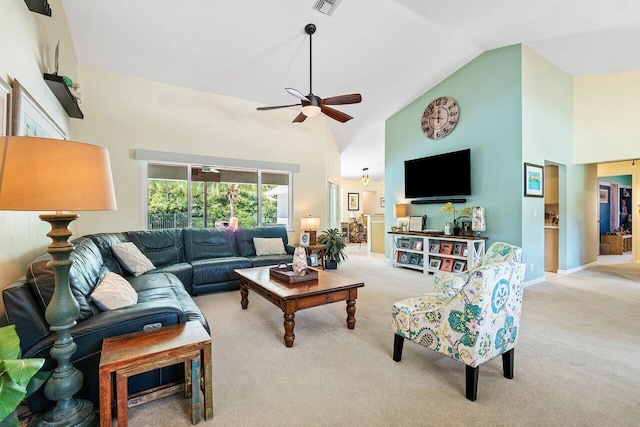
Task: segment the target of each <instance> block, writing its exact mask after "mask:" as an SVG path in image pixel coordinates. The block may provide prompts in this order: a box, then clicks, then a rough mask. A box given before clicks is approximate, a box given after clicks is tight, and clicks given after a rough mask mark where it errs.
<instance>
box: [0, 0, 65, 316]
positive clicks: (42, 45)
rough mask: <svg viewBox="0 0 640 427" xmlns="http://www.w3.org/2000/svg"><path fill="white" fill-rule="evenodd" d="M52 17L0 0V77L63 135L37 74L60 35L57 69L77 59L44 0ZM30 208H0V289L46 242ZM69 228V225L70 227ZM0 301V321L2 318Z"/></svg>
mask: <svg viewBox="0 0 640 427" xmlns="http://www.w3.org/2000/svg"><path fill="white" fill-rule="evenodd" d="M49 4H50V6H51V8H52V10H53V13H52V17H47V16H44V15H40V14H37V13H32V12H30V11H29V10H28V9H27V6H26V5H25V3H24V1H17V0H16V1H8V0H3V1H2V2H0V31H1V32H2V36H1V37H0V76H1V77H2V78H3V79H4V80H5V81H6V82H7V83H9V84H10V85H11V84H12V82H13V79H17V80H18V81H19V82H20V83H21V84H22V86H24V87H25V89H26V90H27V91H28V92H29V93H30V94H31V95H32V96H33V97H34V98H35V99H36V101H37V102H38V103H39V104H40V106H41V107H42V108H43V109H44V110H45V111H46V112H47V113H48V114H49V115H50V116H51V117H52V118H53V120H55V121H56V123H57V124H58V125H60V126H61V127H62V128H63V129H64V130H65V132H66V133H67V135H68V137H69V139H72V138H73V136H74V135H73V133H71V132H70V129H69V123H70V121H71V120H73V119H69V118H68V116H67V114H66V112H65V111H64V109H63V108H62V106H61V105H60V103H59V102H58V100H57V99H56V97H55V96H54V95H53V93H52V92H51V90H50V89H49V87H48V86H47V84H46V83H45V82H44V80H43V79H42V74H43V73H44V72H53V57H54V54H53V53H54V49H55V46H56V43H57V42H58V40H60V70H59V71H60V74H62V75H67V76H69V77H71V78H72V79H75V76H76V71H77V61H76V57H75V52H74V50H73V45H72V43H71V38H70V36H69V32H68V29H67V23H66V19H65V16H64V13H63V10H62V5H61V2H60V0H50V1H49ZM38 214H39V213H36V212H4V211H0V289H1V288H4V287H6V286H7V285H9V284H10V283H11V282H12V281H14V280H16V279H18V278H19V277H21V276H22V275H24V272H25V268H26V266H27V264H28V262H30V261H31V260H33V259H34V258H35V257H36V256H37V255H39V254H42V253H44V250H45V248H46V247H47V246H48V245H49V244H50V243H51V239H49V238H48V237H47V236H46V234H47V233H48V232H49V230H50V227H49V225H48V224H46V223H44V222H42V221H40V219H39V218H38ZM71 228H72V229H75V227H74V225H72V227H71ZM4 320H5V316H4V308H3V307H2V306H1V303H0V324H2V323H4Z"/></svg>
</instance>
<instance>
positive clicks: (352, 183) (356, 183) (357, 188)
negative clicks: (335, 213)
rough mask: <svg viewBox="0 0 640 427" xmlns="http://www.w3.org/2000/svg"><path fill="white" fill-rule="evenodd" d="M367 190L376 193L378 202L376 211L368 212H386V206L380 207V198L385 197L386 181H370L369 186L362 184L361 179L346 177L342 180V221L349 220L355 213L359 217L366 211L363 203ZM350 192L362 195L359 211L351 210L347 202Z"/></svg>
mask: <svg viewBox="0 0 640 427" xmlns="http://www.w3.org/2000/svg"><path fill="white" fill-rule="evenodd" d="M365 191H368V192H372V193H375V196H372V197H375V198H376V202H375V206H376V211H375V212H367V213H381V214H383V213H384V208H383V207H380V198H381V197H384V181H370V182H369V185H368V186H367V187H363V186H362V181H361V180H359V179H358V180H355V179H344V180H342V181H340V221H341V222H349V221H350V218H351V215H352V214H353V215H355V217H356V218H357V217H359V216H360V215H362V214H363V213H364V203H363V193H364V192H365ZM349 193H358V194H359V195H360V209H359V210H357V211H350V210H349V209H348V207H349V204H348V202H347V197H348V194H349Z"/></svg>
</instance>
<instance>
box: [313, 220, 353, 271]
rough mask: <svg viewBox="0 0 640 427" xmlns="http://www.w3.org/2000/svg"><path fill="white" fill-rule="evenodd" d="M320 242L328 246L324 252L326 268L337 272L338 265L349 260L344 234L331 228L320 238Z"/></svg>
mask: <svg viewBox="0 0 640 427" xmlns="http://www.w3.org/2000/svg"><path fill="white" fill-rule="evenodd" d="M318 242H319V243H320V244H323V245H325V246H326V248H325V250H324V256H325V263H324V264H325V267H326V268H327V269H328V270H335V269H336V268H338V264H340V263H342V261H344V260H346V259H347V255H345V253H344V248H346V247H347V244H346V242H345V241H344V238H343V237H342V234H340V231H339V230H338V229H337V228H329V229H327V230H325V231H323V232H322V233H321V234H320V235H319V236H318Z"/></svg>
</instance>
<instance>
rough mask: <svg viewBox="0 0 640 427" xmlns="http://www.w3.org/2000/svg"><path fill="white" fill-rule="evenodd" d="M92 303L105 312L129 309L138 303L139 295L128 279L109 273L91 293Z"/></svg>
mask: <svg viewBox="0 0 640 427" xmlns="http://www.w3.org/2000/svg"><path fill="white" fill-rule="evenodd" d="M91 301H92V302H93V303H94V304H95V305H97V306H98V307H99V308H100V309H102V310H103V311H108V310H115V309H116V308H121V307H127V306H129V305H133V304H135V303H137V302H138V294H137V293H136V291H135V290H134V289H133V287H132V286H131V284H130V283H129V282H127V281H126V279H125V278H124V277H122V276H120V275H118V274H116V273H112V272H110V271H108V272H107V273H105V275H104V278H103V279H102V281H101V282H100V283H99V284H98V286H96V288H95V289H94V290H93V292H92V293H91Z"/></svg>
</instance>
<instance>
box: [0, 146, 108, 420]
mask: <svg viewBox="0 0 640 427" xmlns="http://www.w3.org/2000/svg"><path fill="white" fill-rule="evenodd" d="M115 209H116V200H115V194H114V191H113V181H112V178H111V168H110V165H109V153H108V151H107V150H106V149H105V148H102V147H98V146H95V145H89V144H84V143H80V142H73V141H65V140H58V139H45V138H33V137H18V136H9V137H2V138H0V210H10V211H55V213H51V214H42V215H40V219H41V220H43V221H46V222H48V223H49V224H51V231H50V232H49V233H48V234H47V236H49V237H50V238H51V240H52V243H51V244H50V245H49V247H48V248H47V252H48V253H49V254H50V255H51V258H52V260H51V261H50V262H49V264H50V266H51V268H52V269H53V273H54V278H55V289H54V292H53V296H52V297H51V301H50V302H49V305H48V306H47V309H46V311H45V318H46V319H47V322H48V323H49V325H50V328H49V329H50V330H51V331H54V332H56V334H57V338H56V340H55V343H54V346H53V348H52V350H51V353H50V354H51V357H52V358H54V359H56V360H57V361H58V365H57V366H56V368H55V369H54V371H53V373H52V374H51V376H50V377H49V379H48V380H47V382H46V384H45V386H44V393H45V396H46V397H47V398H48V399H49V400H52V401H54V402H55V406H54V407H52V408H51V409H49V410H48V411H47V412H45V413H44V414H43V415H42V416H41V417H40V418H39V419H38V425H40V426H54V425H55V426H61V425H73V426H87V425H93V424H95V423H96V420H95V413H94V410H93V404H92V403H91V402H90V401H88V400H77V399H73V395H74V394H76V393H77V392H78V391H79V390H80V388H81V387H82V383H83V376H82V372H80V371H78V370H77V369H76V368H75V367H74V366H73V364H72V363H71V356H72V355H73V353H74V352H75V350H76V344H75V343H74V342H73V337H72V336H71V328H72V327H73V326H75V325H76V319H77V318H78V314H79V313H80V306H79V304H78V302H77V301H76V299H75V298H74V296H73V294H72V293H71V287H70V284H69V270H70V268H71V263H72V262H73V261H72V260H70V259H69V256H70V254H71V252H72V251H73V245H72V244H71V243H70V242H69V238H70V237H71V235H72V233H71V230H69V228H68V225H69V223H71V222H72V221H74V220H76V219H77V218H78V215H77V214H75V213H63V212H62V211H63V210H64V211H69V210H71V211H97V210H115Z"/></svg>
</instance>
